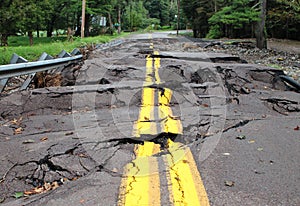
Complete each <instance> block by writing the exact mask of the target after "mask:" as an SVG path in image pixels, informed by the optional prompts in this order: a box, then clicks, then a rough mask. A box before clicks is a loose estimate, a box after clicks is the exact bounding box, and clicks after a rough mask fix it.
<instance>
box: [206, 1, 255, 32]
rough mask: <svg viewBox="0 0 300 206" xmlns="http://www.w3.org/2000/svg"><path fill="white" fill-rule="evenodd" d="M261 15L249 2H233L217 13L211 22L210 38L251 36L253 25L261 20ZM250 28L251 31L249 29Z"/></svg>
mask: <svg viewBox="0 0 300 206" xmlns="http://www.w3.org/2000/svg"><path fill="white" fill-rule="evenodd" d="M258 15H259V13H258V12H257V11H256V9H255V7H253V5H250V4H249V1H248V0H233V1H232V2H231V4H230V5H228V6H225V7H223V8H222V9H221V10H220V11H218V12H216V13H215V14H214V15H213V16H212V17H211V18H210V19H209V20H208V22H209V25H210V31H209V33H208V35H207V37H209V38H220V37H223V36H225V37H229V38H236V37H239V36H241V35H245V36H246V34H248V35H251V33H253V32H252V28H253V25H254V24H255V23H256V22H257V21H258V20H259V18H258ZM249 28H250V29H249Z"/></svg>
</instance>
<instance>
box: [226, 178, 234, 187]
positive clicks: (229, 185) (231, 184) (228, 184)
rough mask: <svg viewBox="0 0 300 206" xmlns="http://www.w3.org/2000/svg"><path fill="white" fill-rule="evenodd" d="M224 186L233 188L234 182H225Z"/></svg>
mask: <svg viewBox="0 0 300 206" xmlns="http://www.w3.org/2000/svg"><path fill="white" fill-rule="evenodd" d="M225 186H227V187H233V186H234V181H228V180H227V181H225Z"/></svg>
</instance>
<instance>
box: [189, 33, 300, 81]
mask: <svg viewBox="0 0 300 206" xmlns="http://www.w3.org/2000/svg"><path fill="white" fill-rule="evenodd" d="M189 39H190V40H192V41H193V42H197V43H198V44H200V46H201V48H202V51H205V52H222V53H227V54H232V55H235V56H239V57H240V58H241V59H243V60H246V61H247V62H248V63H249V64H260V65H265V66H269V67H272V68H276V69H281V70H283V71H284V72H285V74H286V75H288V76H291V77H292V78H293V79H295V80H296V81H298V82H300V42H296V43H295V42H294V41H287V40H285V41H283V40H272V41H270V42H268V45H271V46H269V48H268V49H263V50H260V49H258V48H256V47H255V40H248V39H247V40H217V41H215V40H203V39H194V38H189Z"/></svg>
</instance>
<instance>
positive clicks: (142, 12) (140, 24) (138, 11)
mask: <svg viewBox="0 0 300 206" xmlns="http://www.w3.org/2000/svg"><path fill="white" fill-rule="evenodd" d="M147 15H148V11H147V10H146V8H145V7H144V5H143V1H136V2H135V1H130V2H129V3H128V5H127V6H126V7H125V13H124V16H125V18H124V26H125V27H127V28H129V29H130V30H131V31H135V30H137V29H138V28H144V27H145V26H146V25H145V22H146V19H147Z"/></svg>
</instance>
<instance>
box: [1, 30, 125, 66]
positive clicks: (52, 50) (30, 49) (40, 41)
mask: <svg viewBox="0 0 300 206" xmlns="http://www.w3.org/2000/svg"><path fill="white" fill-rule="evenodd" d="M125 35H127V34H124V33H122V34H121V35H113V36H112V35H102V36H96V37H87V38H84V39H81V38H79V37H78V38H76V37H75V38H74V41H73V42H69V41H67V37H66V36H64V37H52V38H49V37H43V38H42V37H40V38H35V39H34V41H35V44H34V45H33V46H29V42H28V39H27V38H26V37H10V38H9V44H11V46H8V47H0V53H1V55H0V65H2V64H8V63H9V61H10V58H11V57H12V55H13V53H16V54H18V55H20V56H22V57H24V58H25V59H27V60H28V61H36V60H37V59H38V58H39V56H40V55H41V54H42V53H43V52H47V53H48V54H49V55H52V56H54V57H55V56H56V55H57V54H59V52H61V51H62V50H66V51H68V52H71V51H72V50H73V49H74V48H80V47H84V46H88V45H91V44H100V43H105V42H109V41H111V40H113V39H115V38H118V37H120V36H125ZM20 45H22V46H20Z"/></svg>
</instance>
